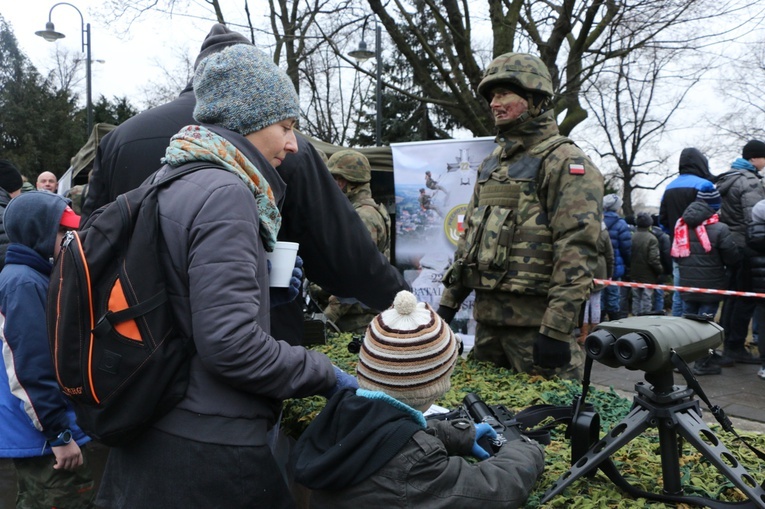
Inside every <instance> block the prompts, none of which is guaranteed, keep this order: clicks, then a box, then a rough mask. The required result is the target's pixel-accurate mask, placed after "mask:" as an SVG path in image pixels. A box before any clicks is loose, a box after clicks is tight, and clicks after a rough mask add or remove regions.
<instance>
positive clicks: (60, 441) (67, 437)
mask: <svg viewBox="0 0 765 509" xmlns="http://www.w3.org/2000/svg"><path fill="white" fill-rule="evenodd" d="M71 441H72V430H70V429H65V430H64V431H62V432H61V433H59V434H58V436H57V437H56V439H55V440H51V441H50V446H51V447H59V446H61V445H66V444H68V443H69V442H71Z"/></svg>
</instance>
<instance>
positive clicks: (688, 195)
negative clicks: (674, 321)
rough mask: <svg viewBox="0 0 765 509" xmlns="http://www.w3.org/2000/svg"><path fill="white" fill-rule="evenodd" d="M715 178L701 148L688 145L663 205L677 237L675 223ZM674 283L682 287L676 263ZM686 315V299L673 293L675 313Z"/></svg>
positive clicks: (663, 222)
mask: <svg viewBox="0 0 765 509" xmlns="http://www.w3.org/2000/svg"><path fill="white" fill-rule="evenodd" d="M714 182H715V177H714V176H713V175H712V173H711V172H710V171H709V160H708V159H707V157H706V156H705V155H704V154H702V153H701V151H700V150H699V149H697V148H693V147H686V148H684V149H683V150H682V152H680V160H679V162H678V176H677V177H676V178H675V179H673V180H672V181H671V182H670V183H669V184H667V187H666V189H665V190H664V194H663V195H662V197H661V203H660V205H659V225H660V226H661V229H662V230H664V232H665V233H667V234H668V235H669V237H670V243H671V242H672V241H673V240H674V235H675V226H676V224H677V220H678V219H680V218H681V217H682V215H683V212H685V209H686V208H688V205H690V204H691V203H693V202H694V201H695V200H696V194H698V192H699V190H700V189H705V188H707V187H708V186H709V184H710V183H714ZM672 282H673V284H674V285H675V286H680V266H679V265H678V264H677V263H674V262H673V264H672ZM682 314H683V300H682V298H681V297H680V292H674V293H673V294H672V316H681V315H682Z"/></svg>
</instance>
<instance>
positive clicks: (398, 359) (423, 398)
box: [356, 291, 459, 408]
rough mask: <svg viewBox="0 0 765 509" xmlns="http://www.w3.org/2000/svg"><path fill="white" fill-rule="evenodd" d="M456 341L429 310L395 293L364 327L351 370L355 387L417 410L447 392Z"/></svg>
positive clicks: (420, 303)
mask: <svg viewBox="0 0 765 509" xmlns="http://www.w3.org/2000/svg"><path fill="white" fill-rule="evenodd" d="M458 349H459V348H458V344H457V339H456V337H455V335H454V333H453V332H452V330H451V329H450V328H449V325H448V324H447V323H446V322H444V321H443V320H442V319H441V317H439V316H438V315H437V314H436V313H435V312H434V311H433V308H431V307H430V305H428V304H426V303H424V302H419V303H418V302H417V299H416V298H415V296H414V295H412V294H411V293H410V292H407V291H401V292H398V294H397V295H396V298H395V299H394V301H393V307H392V308H391V309H388V310H386V311H383V312H382V313H380V314H379V315H377V316H376V317H375V319H374V320H372V322H371V323H370V324H369V326H368V327H367V332H366V336H365V337H364V343H363V345H362V347H361V351H360V352H359V363H358V365H357V367H356V374H357V375H358V380H359V387H360V388H362V389H367V390H372V391H382V392H384V393H386V394H388V395H389V396H392V397H394V398H396V399H398V400H399V401H402V402H404V403H406V404H407V405H409V406H412V407H415V408H416V407H421V406H423V405H426V404H428V403H430V402H432V401H433V400H436V399H438V398H440V397H441V396H443V395H444V394H445V393H446V391H448V390H449V387H450V386H451V385H450V382H449V378H450V376H451V374H452V371H453V370H454V364H455V363H456V361H457V357H458Z"/></svg>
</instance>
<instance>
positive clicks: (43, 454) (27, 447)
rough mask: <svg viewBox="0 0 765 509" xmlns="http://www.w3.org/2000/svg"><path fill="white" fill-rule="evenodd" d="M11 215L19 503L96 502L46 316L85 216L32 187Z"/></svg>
mask: <svg viewBox="0 0 765 509" xmlns="http://www.w3.org/2000/svg"><path fill="white" fill-rule="evenodd" d="M4 222H5V231H6V233H7V235H8V239H9V241H10V244H9V245H8V251H7V253H6V257H5V266H4V267H3V270H2V272H0V313H2V317H1V318H2V319H3V321H4V323H3V328H2V332H3V334H2V335H1V336H2V341H1V343H2V352H3V360H4V365H5V369H4V370H0V422H2V432H0V457H4V458H13V464H14V467H15V468H16V473H17V479H18V494H17V497H16V507H17V508H27V507H28V508H31V507H66V508H75V509H79V508H89V507H93V499H94V495H95V493H94V490H93V478H92V475H91V473H90V468H89V466H88V464H87V461H86V459H85V456H84V455H83V449H82V448H81V447H82V446H83V445H84V444H85V443H87V442H89V441H90V438H89V437H87V436H86V435H85V434H84V433H83V432H82V430H80V428H79V427H78V426H77V424H76V423H75V416H74V411H73V410H72V408H71V405H70V404H69V403H68V401H67V400H66V398H65V397H64V395H63V394H62V393H61V390H60V389H59V386H58V383H57V382H56V376H55V373H54V369H53V362H52V360H51V355H50V349H49V346H48V331H47V328H46V323H45V306H46V298H47V292H48V283H49V277H50V272H51V269H52V268H53V263H52V260H53V259H54V258H55V257H56V256H57V255H58V252H59V249H60V244H61V239H62V237H63V234H64V232H65V231H66V230H71V229H76V228H77V227H78V226H79V224H80V217H79V216H78V215H77V214H75V213H74V211H73V210H72V209H71V208H70V207H69V205H68V201H67V200H66V199H65V198H63V197H61V196H59V195H57V194H53V193H49V192H47V191H32V192H29V193H24V194H22V195H20V196H18V197H16V198H14V199H12V200H11V201H10V203H9V204H8V207H7V208H6V210H5V216H4Z"/></svg>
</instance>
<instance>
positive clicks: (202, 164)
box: [151, 161, 222, 186]
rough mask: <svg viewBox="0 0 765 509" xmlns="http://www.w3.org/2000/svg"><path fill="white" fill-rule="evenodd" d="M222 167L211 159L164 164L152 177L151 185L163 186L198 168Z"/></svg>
mask: <svg viewBox="0 0 765 509" xmlns="http://www.w3.org/2000/svg"><path fill="white" fill-rule="evenodd" d="M206 168H210V169H222V168H221V167H220V166H219V165H216V164H214V163H211V162H209V161H194V162H192V163H186V164H182V165H180V166H175V167H174V166H170V165H169V164H166V165H164V166H163V167H162V168H160V169H159V170H157V171H156V173H154V176H153V177H152V179H151V185H155V186H162V185H165V184H167V183H169V182H172V181H173V180H175V179H179V178H181V177H183V176H184V175H188V174H189V173H194V172H195V171H197V170H202V169H206Z"/></svg>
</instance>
